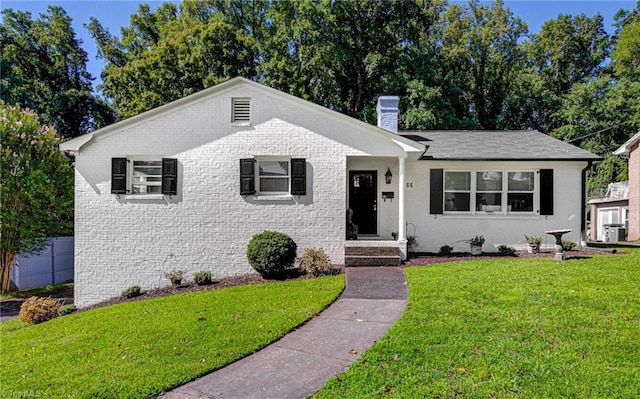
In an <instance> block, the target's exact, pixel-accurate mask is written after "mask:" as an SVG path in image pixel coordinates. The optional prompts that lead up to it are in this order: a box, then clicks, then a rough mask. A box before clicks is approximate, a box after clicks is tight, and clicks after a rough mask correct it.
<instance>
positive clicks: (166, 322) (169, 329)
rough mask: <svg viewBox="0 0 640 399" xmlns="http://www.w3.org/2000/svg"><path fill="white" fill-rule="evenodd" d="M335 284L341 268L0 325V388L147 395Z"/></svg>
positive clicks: (201, 369) (225, 354)
mask: <svg viewBox="0 0 640 399" xmlns="http://www.w3.org/2000/svg"><path fill="white" fill-rule="evenodd" d="M343 287H344V276H330V277H322V278H317V279H310V280H295V281H288V282H282V283H269V284H258V285H247V286H237V287H230V288H224V289H220V290H213V291H203V292H195V293H185V294H180V295H175V296H171V297H160V298H154V299H149V300H144V301H137V302H127V303H122V304H118V305H114V306H109V307H105V308H99V309H94V310H91V311H87V312H82V313H76V314H71V315H68V316H64V317H61V318H57V319H54V320H51V321H49V322H46V323H43V324H39V325H34V326H26V325H24V324H22V323H20V322H18V321H10V322H5V323H1V324H2V325H3V330H2V350H1V352H0V381H2V392H10V393H12V395H13V394H16V395H17V394H18V393H26V394H27V395H30V396H38V397H47V398H60V397H64V398H89V397H100V398H107V397H109V398H115V397H117V398H144V397H148V396H153V395H156V394H158V393H160V392H162V391H163V390H166V389H169V388H172V387H175V386H178V385H181V384H183V383H185V382H187V381H190V380H193V379H194V378H196V377H197V376H200V375H202V374H205V373H207V372H210V371H212V370H215V369H218V368H220V367H222V366H224V365H226V364H228V363H231V362H233V361H235V360H237V359H240V358H242V357H244V356H246V355H248V354H251V353H252V352H254V351H256V350H258V349H260V348H262V347H264V346H266V345H268V344H269V343H271V342H273V341H275V340H277V339H278V338H280V337H281V336H282V335H284V334H285V333H286V332H288V331H290V330H292V329H293V328H294V327H296V326H297V325H299V324H301V323H302V322H304V321H305V320H307V319H309V318H310V317H311V316H313V315H314V314H316V313H317V312H319V311H320V310H322V309H323V308H324V307H326V306H327V305H328V304H329V303H331V302H332V301H333V300H334V299H335V298H336V297H337V296H338V295H339V293H340V292H341V290H342V289H343ZM5 324H7V327H5V326H4V325H5Z"/></svg>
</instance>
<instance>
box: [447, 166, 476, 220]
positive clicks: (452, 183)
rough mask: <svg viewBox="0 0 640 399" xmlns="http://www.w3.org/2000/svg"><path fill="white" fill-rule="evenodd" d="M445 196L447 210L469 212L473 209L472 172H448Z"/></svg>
mask: <svg viewBox="0 0 640 399" xmlns="http://www.w3.org/2000/svg"><path fill="white" fill-rule="evenodd" d="M444 197H445V207H444V210H445V211H447V212H468V211H469V210H471V173H470V172H446V173H445V178H444Z"/></svg>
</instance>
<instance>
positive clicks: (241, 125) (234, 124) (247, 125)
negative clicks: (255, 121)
mask: <svg viewBox="0 0 640 399" xmlns="http://www.w3.org/2000/svg"><path fill="white" fill-rule="evenodd" d="M231 126H232V127H249V126H251V122H231Z"/></svg>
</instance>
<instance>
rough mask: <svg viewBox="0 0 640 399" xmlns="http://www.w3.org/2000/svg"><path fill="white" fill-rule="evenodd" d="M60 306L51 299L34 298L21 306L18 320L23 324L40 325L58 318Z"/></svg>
mask: <svg viewBox="0 0 640 399" xmlns="http://www.w3.org/2000/svg"><path fill="white" fill-rule="evenodd" d="M59 309H60V305H58V302H56V300H55V299H52V298H51V297H47V298H40V297H37V296H32V297H30V298H29V299H27V300H26V301H24V303H23V304H22V306H20V313H19V315H18V318H19V319H20V321H21V322H23V323H29V324H38V323H42V322H44V321H47V320H51V319H53V318H54V317H56V316H58V310H59Z"/></svg>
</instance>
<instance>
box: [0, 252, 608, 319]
mask: <svg viewBox="0 0 640 399" xmlns="http://www.w3.org/2000/svg"><path fill="white" fill-rule="evenodd" d="M607 253H609V254H611V253H615V252H611V251H606V250H597V249H591V248H581V249H577V250H571V251H565V256H566V260H571V259H582V258H587V257H590V256H593V255H597V254H607ZM619 253H620V252H619ZM553 255H554V251H553V250H547V249H545V250H542V251H541V252H540V253H537V254H530V253H527V251H516V254H515V256H514V257H517V258H553ZM496 257H504V256H501V255H499V254H497V253H483V254H482V255H480V256H471V255H470V254H469V253H453V254H451V255H450V256H442V255H438V254H416V255H414V256H412V257H411V258H410V259H409V260H407V261H406V262H405V263H404V264H403V265H402V267H410V266H420V265H430V264H434V263H446V262H458V261H465V260H477V259H479V258H496ZM339 272H340V273H343V272H344V268H341V269H340V270H339ZM306 278H310V277H309V276H306V275H303V274H301V273H299V271H298V270H291V271H290V272H288V273H287V274H284V275H280V276H278V277H274V278H265V277H262V276H261V275H260V274H258V273H251V274H244V275H240V276H231V277H225V278H221V279H219V280H216V282H214V283H213V284H211V285H203V286H200V285H196V284H195V283H191V284H185V285H182V286H180V287H178V288H177V287H172V286H169V287H163V288H156V289H152V290H147V291H144V292H143V293H142V295H140V296H137V297H135V298H124V297H121V296H116V297H113V298H109V299H107V300H105V301H102V302H100V303H97V304H95V305H91V306H88V307H85V308H82V309H80V310H83V311H84V310H89V309H95V308H99V307H103V306H109V305H113V304H116V303H122V302H128V301H140V300H143V299H149V298H154V297H160V296H168V295H175V294H180V293H184V292H194V291H208V290H215V289H219V288H224V287H232V286H236V285H246V284H259V283H269V282H276V281H282V280H292V279H306ZM29 296H39V297H51V298H54V299H58V300H59V301H60V303H61V304H69V303H73V287H62V288H59V289H56V290H52V291H49V292H44V293H38V294H32V295H29ZM25 299H26V298H12V299H4V300H2V301H0V312H1V313H2V314H3V315H10V314H15V315H17V314H18V312H19V311H20V306H21V305H22V302H24V300H25Z"/></svg>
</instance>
